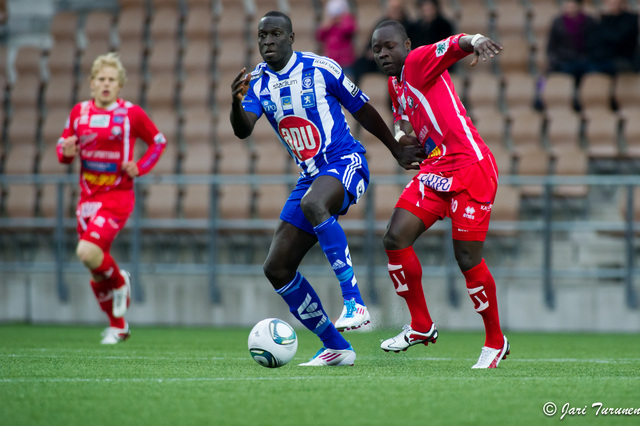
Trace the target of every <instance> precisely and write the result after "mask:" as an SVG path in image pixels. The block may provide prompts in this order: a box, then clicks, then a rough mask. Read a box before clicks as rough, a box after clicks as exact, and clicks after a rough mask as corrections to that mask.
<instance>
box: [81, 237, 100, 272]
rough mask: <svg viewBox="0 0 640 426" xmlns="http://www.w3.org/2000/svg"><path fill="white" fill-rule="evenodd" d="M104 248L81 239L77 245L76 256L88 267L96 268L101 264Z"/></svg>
mask: <svg viewBox="0 0 640 426" xmlns="http://www.w3.org/2000/svg"><path fill="white" fill-rule="evenodd" d="M101 255H102V250H101V249H100V247H98V246H97V245H95V244H92V243H89V242H87V241H84V240H80V242H79V243H78V247H76V256H78V259H79V260H80V261H81V262H82V263H84V264H85V265H86V266H87V267H89V268H91V269H95V268H97V267H98V266H100V263H99V262H100V261H101Z"/></svg>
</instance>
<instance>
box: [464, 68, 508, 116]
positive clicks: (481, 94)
mask: <svg viewBox="0 0 640 426" xmlns="http://www.w3.org/2000/svg"><path fill="white" fill-rule="evenodd" d="M504 83H505V82H504V79H503V78H502V77H501V76H497V75H494V74H489V73H476V74H474V73H472V74H470V75H469V79H468V87H467V92H466V99H465V102H466V103H465V106H466V107H467V109H468V110H470V111H472V112H471V113H470V115H471V116H472V117H474V116H475V115H476V112H477V113H478V114H480V113H481V112H480V111H481V110H485V109H492V110H494V111H498V110H499V109H500V107H501V105H502V99H503V89H504Z"/></svg>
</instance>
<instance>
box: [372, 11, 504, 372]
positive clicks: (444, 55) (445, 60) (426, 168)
mask: <svg viewBox="0 0 640 426" xmlns="http://www.w3.org/2000/svg"><path fill="white" fill-rule="evenodd" d="M372 49H373V54H374V58H375V60H376V63H377V64H378V67H379V68H380V69H381V70H382V71H384V72H385V73H386V74H387V75H388V76H389V84H388V86H389V87H388V88H389V94H390V95H391V100H392V102H393V112H394V122H395V125H396V139H397V140H398V142H400V143H403V144H407V143H415V142H416V138H417V141H418V142H419V143H420V144H422V146H424V149H425V154H427V156H428V157H427V159H426V160H424V161H423V162H422V163H421V165H420V172H419V173H418V174H417V175H416V176H415V177H414V178H413V179H412V180H411V182H409V184H408V185H407V187H406V188H405V189H404V191H403V193H402V195H400V199H399V200H398V202H397V203H396V206H395V209H394V212H393V214H392V215H391V219H390V220H389V226H388V228H387V232H386V234H385V236H384V239H383V242H384V246H385V249H386V252H387V257H388V259H389V263H388V269H389V275H390V277H391V280H392V281H393V284H394V286H395V289H396V293H397V294H398V295H399V296H401V297H403V298H404V299H405V301H406V303H407V306H408V308H409V312H410V313H411V324H410V325H406V326H405V327H404V328H403V330H402V331H401V332H400V334H398V335H397V336H395V337H392V338H390V339H387V340H385V341H384V342H382V344H381V348H382V349H383V350H385V351H394V352H399V351H401V350H406V349H407V348H409V347H410V346H413V345H417V344H424V345H426V344H428V343H430V342H432V343H435V341H436V339H437V338H438V331H437V329H436V326H435V324H434V322H433V320H432V319H431V316H430V315H429V310H428V309H427V303H426V299H425V295H424V290H423V287H422V266H421V265H420V260H419V259H418V256H417V255H416V253H415V251H414V249H413V244H414V242H415V241H416V240H417V239H418V237H419V236H420V235H422V234H423V233H424V232H425V231H426V230H428V229H429V228H430V227H431V226H432V225H433V224H434V223H435V222H436V221H438V220H441V219H443V218H444V217H445V216H446V217H449V218H451V222H452V238H453V247H454V252H455V257H456V261H457V263H458V267H459V268H460V270H461V271H462V274H463V275H464V278H465V282H466V287H467V291H468V293H469V296H470V298H471V300H472V302H473V305H474V308H475V310H476V311H477V312H478V313H479V314H480V315H481V316H482V319H483V322H484V326H485V331H486V337H485V342H484V346H483V347H482V350H481V353H480V357H479V359H478V362H477V363H476V364H475V365H473V367H472V368H495V367H497V366H498V364H499V362H500V360H502V359H503V358H505V357H506V356H507V355H508V354H509V352H510V346H509V342H508V341H507V338H506V337H505V336H504V334H503V333H502V330H501V328H500V318H499V314H498V301H497V297H496V284H495V281H494V280H493V277H492V275H491V272H489V269H488V267H487V265H486V264H485V262H484V259H483V258H482V247H483V244H484V240H485V237H486V234H487V230H488V229H489V219H490V216H491V207H492V205H493V201H494V199H495V195H496V190H497V188H498V168H497V167H496V163H495V159H494V158H493V155H492V154H491V151H490V150H489V148H488V147H487V145H486V144H485V143H484V141H483V140H482V138H481V137H480V135H479V134H478V131H477V130H476V128H475V126H474V125H473V123H472V122H471V119H470V118H469V117H467V116H466V110H465V108H464V106H463V105H462V103H461V102H460V99H459V98H458V95H457V94H456V91H455V88H454V86H453V83H452V82H451V78H450V77H449V73H448V71H447V68H448V67H450V66H451V65H453V64H454V63H456V62H457V61H459V60H460V59H462V58H464V57H466V56H467V55H469V54H470V53H473V54H474V56H475V57H474V60H473V62H472V64H471V65H475V64H476V63H477V61H478V59H479V58H482V60H486V59H488V58H493V57H494V56H495V55H497V54H498V53H499V51H500V50H501V49H502V47H501V46H500V45H498V44H497V43H495V42H494V41H493V40H491V39H489V38H487V37H484V36H482V35H481V34H476V35H474V36H470V35H465V34H458V35H454V36H451V37H448V38H446V39H444V40H442V41H440V42H438V43H435V44H431V45H426V46H422V47H418V48H416V49H414V50H412V49H411V41H410V40H409V38H408V37H407V32H406V29H405V28H404V26H403V25H402V24H400V23H399V22H396V21H384V22H382V23H380V24H379V25H378V26H377V27H376V29H375V31H374V33H373V36H372ZM412 133H415V134H414V135H411V134H412Z"/></svg>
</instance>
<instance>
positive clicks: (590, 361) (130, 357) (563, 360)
mask: <svg viewBox="0 0 640 426" xmlns="http://www.w3.org/2000/svg"><path fill="white" fill-rule="evenodd" d="M388 356H389V358H393V357H394V354H389V355H388ZM0 358H62V359H77V358H82V359H123V360H148V361H154V360H160V361H163V360H164V361H174V360H175V361H184V360H192V361H193V360H201V361H250V360H251V358H250V357H249V355H247V356H246V357H215V356H212V357H185V356H181V357H173V356H135V355H82V354H78V355H56V354H0ZM297 358H300V357H297ZM302 358H304V357H302ZM397 358H398V359H402V360H403V361H445V362H451V361H475V360H476V358H453V357H406V356H402V355H398V356H397ZM358 359H359V360H374V359H379V357H373V356H361V357H358ZM506 362H510V363H511V362H525V363H533V362H555V363H587V364H634V363H639V364H640V358H609V359H606V358H584V359H583V358H514V357H513V356H509V357H508V358H507V360H506Z"/></svg>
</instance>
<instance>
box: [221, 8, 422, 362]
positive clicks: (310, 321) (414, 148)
mask: <svg viewBox="0 0 640 426" xmlns="http://www.w3.org/2000/svg"><path fill="white" fill-rule="evenodd" d="M294 40H295V34H294V33H293V28H292V24H291V19H290V18H289V17H288V16H287V15H285V14H283V13H281V12H269V13H267V14H266V15H264V17H263V18H262V19H261V20H260V23H259V24H258V47H259V50H260V54H261V56H262V58H263V59H264V62H262V63H260V64H258V65H257V66H256V68H255V69H254V70H253V72H251V73H250V74H246V75H245V73H246V69H243V70H241V71H240V73H239V74H238V75H237V76H236V78H235V79H234V81H233V83H232V85H231V90H232V108H231V117H230V119H231V124H232V127H233V129H234V133H235V135H236V136H237V137H239V138H246V137H248V136H249V135H250V134H251V133H252V131H253V128H254V125H255V123H256V121H257V120H258V119H259V118H260V117H261V116H262V115H264V116H265V117H266V118H267V120H268V121H269V123H270V124H271V126H272V127H273V129H274V130H275V132H276V134H277V136H278V139H279V140H280V142H281V143H282V145H284V147H285V149H286V150H287V151H288V152H289V154H290V155H291V157H292V158H293V159H294V160H295V162H296V163H297V164H298V166H299V167H300V168H301V169H302V172H301V173H300V175H301V176H300V178H299V179H298V182H297V184H296V187H295V188H294V190H293V191H292V193H291V195H290V196H289V198H288V199H287V201H286V202H285V205H284V207H283V209H282V212H281V214H280V223H279V225H278V227H277V228H276V231H275V234H274V237H273V240H272V242H271V247H270V248H269V253H268V255H267V259H266V261H265V263H264V272H265V275H266V276H267V278H268V279H269V281H270V282H271V284H272V285H273V287H274V289H275V290H276V292H277V293H278V294H279V295H280V296H282V298H283V299H284V300H285V302H286V303H287V304H288V305H289V309H290V311H291V313H292V314H293V315H294V316H295V317H296V318H297V319H298V320H299V321H300V322H301V323H302V324H303V325H304V326H305V327H307V328H308V329H309V330H311V331H313V332H314V333H315V334H316V335H317V336H318V337H319V338H320V340H321V341H322V343H323V347H322V348H321V349H320V351H318V353H317V354H316V355H315V356H314V357H313V358H312V359H311V361H309V362H307V363H304V364H301V365H311V366H334V365H353V363H354V361H355V357H356V354H355V351H354V350H353V348H352V347H351V345H350V344H349V343H348V342H347V341H346V340H345V339H344V338H343V337H342V336H341V335H340V333H339V332H338V330H339V331H344V330H350V329H355V328H359V327H360V326H362V325H364V324H367V323H368V322H369V321H370V316H369V312H368V310H367V308H366V306H365V304H364V301H363V300H362V296H361V295H360V291H359V289H358V284H357V280H356V277H355V275H354V272H353V267H352V263H351V256H350V255H349V246H348V244H347V239H346V236H345V233H344V231H343V229H342V227H341V226H340V225H339V223H338V221H337V219H338V216H339V215H342V214H345V213H346V212H347V210H348V208H349V206H350V205H351V204H355V203H357V202H358V200H360V198H361V197H362V195H363V194H364V192H365V191H366V189H367V186H368V184H369V169H368V166H367V161H366V159H365V157H364V153H365V149H364V147H363V146H362V144H361V143H360V142H359V141H357V140H356V139H355V138H354V137H353V136H352V135H351V131H350V129H349V126H348V124H347V121H346V118H345V115H344V113H343V111H342V107H344V108H345V109H346V110H347V111H349V112H350V113H351V114H352V115H353V117H354V118H355V119H356V120H357V121H358V122H359V123H360V124H361V125H362V126H363V128H365V129H366V130H367V131H369V132H371V133H372V134H373V135H375V136H376V137H377V138H378V139H380V140H381V141H382V142H383V143H384V144H385V145H386V146H387V147H388V148H389V150H390V151H391V153H392V154H393V156H394V157H395V158H396V160H397V161H398V163H399V164H400V165H401V166H403V167H404V168H406V169H417V168H418V165H419V164H420V162H421V161H422V160H423V159H424V158H425V156H424V154H423V151H422V149H421V148H420V147H419V144H418V142H417V139H416V140H415V144H414V145H411V144H409V145H407V144H406V142H405V141H403V143H404V145H401V144H399V143H398V142H397V141H396V140H395V138H394V137H393V135H392V134H391V132H390V130H389V129H388V127H387V126H386V124H385V123H384V120H382V118H381V117H380V115H379V114H378V112H377V111H376V110H375V108H373V107H372V106H371V105H370V104H369V103H368V101H369V98H368V97H367V96H366V95H365V94H364V93H362V91H360V89H358V87H356V86H355V85H354V84H353V83H352V82H351V81H350V80H349V79H348V78H347V77H346V76H345V75H344V73H343V72H342V69H341V68H340V66H339V65H338V64H337V63H336V62H335V61H333V60H331V59H329V58H326V57H322V56H318V55H315V54H313V53H309V52H296V51H294V50H293V46H292V45H293V42H294ZM316 242H319V243H320V247H321V248H322V250H323V252H324V253H325V255H326V257H327V260H328V261H329V263H330V264H331V266H332V268H333V270H334V273H335V275H336V278H337V279H338V281H339V282H340V287H341V290H342V295H343V298H344V307H343V310H342V313H341V315H340V318H339V319H338V320H337V321H336V324H335V326H334V324H333V323H332V322H331V321H330V320H329V318H328V316H327V314H326V312H325V311H324V308H323V307H322V303H321V301H320V299H319V297H318V295H317V294H316V293H315V291H314V290H313V288H312V287H311V285H310V284H309V282H308V281H307V280H306V279H305V278H304V276H302V275H301V274H300V272H298V266H299V265H300V262H301V261H302V259H303V258H304V256H305V255H306V253H307V252H308V251H309V250H310V249H311V247H313V246H314V245H315V243H316Z"/></svg>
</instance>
